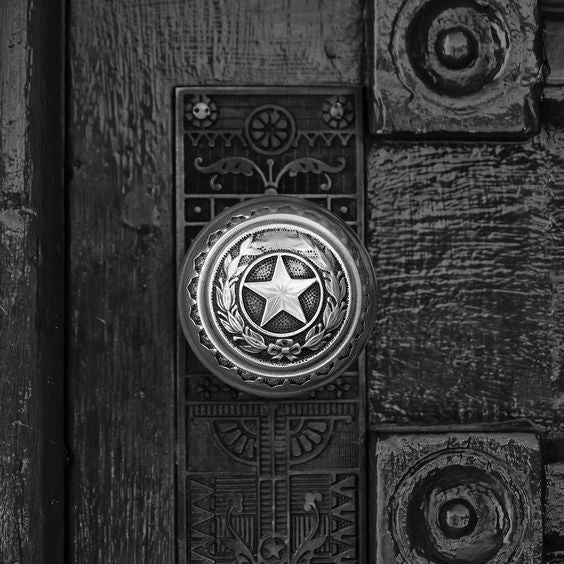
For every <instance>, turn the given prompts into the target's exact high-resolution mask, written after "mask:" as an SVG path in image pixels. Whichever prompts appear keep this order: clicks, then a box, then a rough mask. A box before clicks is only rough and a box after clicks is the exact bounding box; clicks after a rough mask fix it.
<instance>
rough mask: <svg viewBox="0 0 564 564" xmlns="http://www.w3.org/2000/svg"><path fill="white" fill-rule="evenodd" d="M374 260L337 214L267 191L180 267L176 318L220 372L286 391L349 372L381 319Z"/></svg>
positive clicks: (208, 230)
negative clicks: (377, 318) (378, 317)
mask: <svg viewBox="0 0 564 564" xmlns="http://www.w3.org/2000/svg"><path fill="white" fill-rule="evenodd" d="M375 299H376V282H375V275H374V270H373V267H372V263H371V261H370V258H369V256H368V254H367V252H366V250H365V249H364V247H363V245H362V243H361V242H360V240H359V238H358V237H357V236H356V234H355V233H354V232H353V231H352V230H351V229H350V228H349V227H348V226H347V225H346V224H345V223H344V222H343V221H341V220H340V219H338V218H337V217H336V216H334V215H333V214H331V213H330V212H328V211H326V210H325V209H323V208H321V207H320V206H319V205H316V204H314V203H311V202H308V201H306V200H304V199H301V198H297V197H290V196H278V195H271V196H262V197H257V198H253V199H251V200H248V201H245V202H243V203H241V204H239V205H237V206H234V207H232V208H230V209H229V210H227V211H226V212H224V213H222V214H221V215H219V216H217V217H216V218H215V219H214V220H213V221H212V222H210V223H209V224H208V225H207V226H206V227H205V228H204V229H203V230H202V231H201V232H200V234H199V236H198V237H197V238H196V239H195V240H194V242H193V244H192V246H191V247H190V249H189V250H188V252H187V253H186V256H185V257H184V260H183V263H182V269H181V274H180V281H179V294H178V308H179V318H180V322H181V325H182V328H183V331H184V335H185V337H186V339H187V340H188V343H189V344H190V346H191V347H192V348H193V350H194V352H195V353H196V355H197V356H198V357H199V358H200V360H201V361H202V362H203V364H204V365H205V366H206V367H207V368H208V369H209V370H210V371H211V372H212V373H213V374H215V375H217V376H218V377H219V378H221V379H222V380H224V381H225V382H227V383H228V384H231V385H232V386H235V387H236V388H239V389H241V390H243V391H246V392H249V393H252V394H256V395H261V396H276V397H287V396H292V395H296V394H300V393H303V392H305V391H308V390H311V389H313V388H317V387H319V386H322V385H324V384H326V383H328V382H329V381H331V380H333V379H334V378H336V377H338V376H339V375H340V374H342V373H343V372H344V371H345V370H346V369H347V367H348V366H349V365H350V364H351V363H352V362H353V361H354V359H355V358H356V356H357V355H358V353H359V352H360V351H361V349H362V346H363V344H364V343H365V342H366V340H367V338H368V337H369V335H370V332H371V328H372V326H373V321H374V310H375Z"/></svg>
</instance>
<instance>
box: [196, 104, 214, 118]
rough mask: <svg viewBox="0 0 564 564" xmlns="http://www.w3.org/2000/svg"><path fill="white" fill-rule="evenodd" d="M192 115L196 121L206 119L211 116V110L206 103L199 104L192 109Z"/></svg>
mask: <svg viewBox="0 0 564 564" xmlns="http://www.w3.org/2000/svg"><path fill="white" fill-rule="evenodd" d="M192 114H193V115H194V117H195V118H196V119H205V118H207V117H208V116H209V115H210V114H211V108H210V106H209V104H207V103H206V102H198V103H197V104H195V105H194V107H193V108H192Z"/></svg>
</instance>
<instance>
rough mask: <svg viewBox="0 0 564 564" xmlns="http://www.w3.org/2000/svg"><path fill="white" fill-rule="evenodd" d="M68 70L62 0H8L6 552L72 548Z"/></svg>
mask: <svg viewBox="0 0 564 564" xmlns="http://www.w3.org/2000/svg"><path fill="white" fill-rule="evenodd" d="M62 71H63V10H62V2H53V3H51V4H50V6H49V7H47V6H46V5H41V4H40V3H37V2H31V1H30V2H21V1H16V0H7V1H6V2H2V3H1V4H0V265H1V266H0V453H1V456H0V561H1V562H14V563H15V562H19V563H23V562H38V563H41V562H59V561H62V558H63V513H64V499H63V478H64V446H63V442H64V436H63V430H64V429H63V395H64V382H63V354H64V352H63V346H64V341H63V288H64V268H63V266H64V264H63V260H64V259H63V210H64V190H63V148H64V137H63V122H62V106H63V74H62ZM47 109H49V111H48V112H47Z"/></svg>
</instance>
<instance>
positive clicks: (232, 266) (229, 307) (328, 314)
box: [215, 233, 347, 362]
mask: <svg viewBox="0 0 564 564" xmlns="http://www.w3.org/2000/svg"><path fill="white" fill-rule="evenodd" d="M297 236H298V238H299V239H301V240H302V241H303V242H304V243H306V245H307V246H308V247H310V248H311V249H312V250H313V251H314V252H315V254H316V257H318V259H319V260H317V261H316V263H317V265H318V266H319V267H320V271H321V277H322V279H323V283H324V286H325V290H326V292H327V300H326V303H325V307H324V310H323V315H322V319H321V321H319V322H318V323H316V324H315V325H314V326H313V327H312V328H311V329H310V330H309V331H308V332H307V333H306V335H305V338H304V339H303V342H299V341H296V340H294V339H291V338H282V339H277V340H276V341H275V342H274V343H269V344H267V343H266V341H265V340H264V337H263V336H262V335H261V334H260V333H258V332H256V331H254V330H253V329H252V328H251V327H249V326H248V325H247V324H246V323H245V321H244V319H243V316H242V315H241V312H240V310H239V305H238V304H237V300H236V285H237V282H238V281H239V280H240V277H241V275H242V273H243V272H244V270H245V269H246V268H247V264H245V263H243V264H241V259H242V258H243V257H244V256H245V255H247V254H257V252H256V248H255V247H253V236H252V235H250V236H249V237H247V238H246V239H244V240H243V242H242V243H241V246H240V248H239V252H238V253H237V254H236V255H235V256H233V255H231V254H230V253H228V254H227V256H226V257H225V259H224V260H223V267H222V271H221V274H220V276H219V278H218V280H217V282H216V283H215V297H216V302H217V306H218V312H217V316H218V318H219V320H220V322H221V325H222V326H223V328H224V329H225V331H227V333H229V334H230V335H232V337H233V340H234V341H236V342H237V341H239V342H241V343H242V344H241V346H240V349H241V350H243V351H245V352H247V353H250V354H260V353H264V352H266V354H268V355H269V356H270V357H271V359H272V360H279V361H282V360H284V359H286V360H288V361H290V362H291V361H294V360H297V359H298V358H299V356H300V355H301V354H302V353H303V351H304V350H309V351H318V350H320V349H321V348H323V347H324V346H325V344H326V343H327V340H328V339H330V338H331V337H332V335H333V333H334V332H335V331H336V330H337V329H338V328H339V327H340V325H341V323H342V321H343V319H344V318H345V315H346V309H347V304H346V295H347V284H346V281H345V276H344V273H343V272H342V271H341V270H339V269H338V267H337V264H336V261H335V258H334V257H333V256H332V254H331V252H328V251H325V250H324V249H323V248H322V247H321V246H319V245H317V244H316V243H315V241H314V240H313V238H311V237H309V236H307V235H304V234H299V233H297Z"/></svg>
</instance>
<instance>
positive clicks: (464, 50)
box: [435, 27, 478, 70]
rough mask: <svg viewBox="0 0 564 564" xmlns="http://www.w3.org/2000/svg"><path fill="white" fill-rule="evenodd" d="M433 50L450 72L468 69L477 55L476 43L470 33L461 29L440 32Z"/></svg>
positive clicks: (454, 28) (453, 28)
mask: <svg viewBox="0 0 564 564" xmlns="http://www.w3.org/2000/svg"><path fill="white" fill-rule="evenodd" d="M435 50H436V52H437V57H438V58H439V60H440V62H441V63H442V64H443V65H444V66H445V67H447V68H448V69H451V70H461V69H465V68H467V67H469V66H470V65H471V64H472V63H473V62H474V61H475V60H476V57H477V55H478V43H477V41H476V39H475V37H474V36H473V35H472V33H471V32H470V31H469V30H467V29H465V28H463V27H452V28H449V29H445V30H443V31H441V32H440V33H439V35H438V37H437V42H436V44H435Z"/></svg>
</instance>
